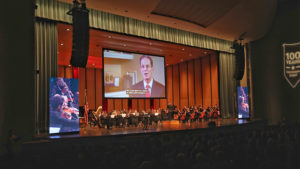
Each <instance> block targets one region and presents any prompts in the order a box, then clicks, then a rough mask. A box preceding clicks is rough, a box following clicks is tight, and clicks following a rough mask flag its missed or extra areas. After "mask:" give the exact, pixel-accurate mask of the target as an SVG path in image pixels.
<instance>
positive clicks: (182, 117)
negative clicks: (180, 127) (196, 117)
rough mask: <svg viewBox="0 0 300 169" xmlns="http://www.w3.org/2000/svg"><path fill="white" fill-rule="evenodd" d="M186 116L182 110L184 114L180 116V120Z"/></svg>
mask: <svg viewBox="0 0 300 169" xmlns="http://www.w3.org/2000/svg"><path fill="white" fill-rule="evenodd" d="M185 116H186V112H184V114H183V115H182V116H181V118H180V120H184V119H185Z"/></svg>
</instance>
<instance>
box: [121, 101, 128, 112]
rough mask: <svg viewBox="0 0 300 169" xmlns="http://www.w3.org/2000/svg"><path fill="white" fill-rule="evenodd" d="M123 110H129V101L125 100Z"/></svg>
mask: <svg viewBox="0 0 300 169" xmlns="http://www.w3.org/2000/svg"><path fill="white" fill-rule="evenodd" d="M122 103H123V109H125V110H128V99H123V102H122Z"/></svg>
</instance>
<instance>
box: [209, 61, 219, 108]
mask: <svg viewBox="0 0 300 169" xmlns="http://www.w3.org/2000/svg"><path fill="white" fill-rule="evenodd" d="M218 76H219V75H218V57H217V55H212V56H211V84H212V85H211V86H212V105H213V106H214V105H216V104H217V105H219V80H218Z"/></svg>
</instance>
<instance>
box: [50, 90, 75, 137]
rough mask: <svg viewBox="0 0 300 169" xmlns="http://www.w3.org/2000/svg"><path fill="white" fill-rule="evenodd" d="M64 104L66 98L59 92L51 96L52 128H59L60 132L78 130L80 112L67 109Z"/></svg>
mask: <svg viewBox="0 0 300 169" xmlns="http://www.w3.org/2000/svg"><path fill="white" fill-rule="evenodd" d="M64 104H65V98H64V97H63V96H61V95H59V94H56V95H54V96H53V97H52V98H51V105H50V129H51V128H59V132H72V131H78V130H79V120H78V115H79V112H75V111H72V110H69V109H67V107H65V105H64ZM67 110H68V111H67ZM77 113H78V114H77Z"/></svg>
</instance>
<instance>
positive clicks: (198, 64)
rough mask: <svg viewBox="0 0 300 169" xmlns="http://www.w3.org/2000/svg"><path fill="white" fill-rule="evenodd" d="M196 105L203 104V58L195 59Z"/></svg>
mask: <svg viewBox="0 0 300 169" xmlns="http://www.w3.org/2000/svg"><path fill="white" fill-rule="evenodd" d="M194 64H195V69H194V70H195V105H197V106H198V105H201V106H202V105H203V99H202V97H203V95H202V94H203V91H202V66H201V65H202V64H201V59H196V60H195V63H194Z"/></svg>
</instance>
